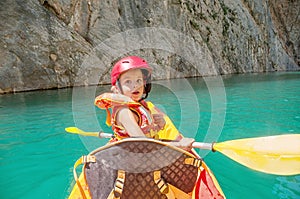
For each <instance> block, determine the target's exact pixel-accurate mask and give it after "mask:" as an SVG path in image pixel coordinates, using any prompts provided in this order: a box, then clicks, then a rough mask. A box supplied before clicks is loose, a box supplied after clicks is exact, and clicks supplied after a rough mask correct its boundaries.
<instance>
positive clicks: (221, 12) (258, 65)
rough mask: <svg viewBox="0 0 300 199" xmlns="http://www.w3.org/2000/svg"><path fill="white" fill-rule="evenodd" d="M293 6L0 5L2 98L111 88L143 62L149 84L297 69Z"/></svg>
mask: <svg viewBox="0 0 300 199" xmlns="http://www.w3.org/2000/svg"><path fill="white" fill-rule="evenodd" d="M299 10H300V2H299V1H291V0H274V1H267V0H201V1H198V0H185V1H183V0H163V1H162V0H153V1H141V0H130V1H128V0H118V1H117V0H110V1H102V0H39V1H38V0H27V1H22V0H2V1H1V2H0V17H1V20H0V28H1V32H0V93H6V92H16V91H24V90H34V89H48V88H61V87H68V86H73V85H91V84H98V83H109V73H110V69H111V67H112V63H113V62H114V61H116V60H117V59H119V58H120V57H123V56H125V55H133V54H134V55H140V56H143V57H144V58H145V59H146V60H147V61H148V62H149V63H150V64H151V66H152V67H153V68H154V75H153V76H154V78H155V79H163V78H176V77H191V76H207V75H219V74H229V73H245V72H265V71H290V70H299V69H300V67H299V63H300V41H299V40H300V38H299V35H300V33H299V31H300V17H299V15H300V14H299Z"/></svg>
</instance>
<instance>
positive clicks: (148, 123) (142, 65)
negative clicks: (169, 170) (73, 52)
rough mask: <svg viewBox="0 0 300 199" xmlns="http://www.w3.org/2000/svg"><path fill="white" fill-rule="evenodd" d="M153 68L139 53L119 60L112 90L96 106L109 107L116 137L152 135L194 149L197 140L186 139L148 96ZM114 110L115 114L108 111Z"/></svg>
mask: <svg viewBox="0 0 300 199" xmlns="http://www.w3.org/2000/svg"><path fill="white" fill-rule="evenodd" d="M151 73H152V69H151V68H150V67H149V65H148V63H147V62H146V61H145V60H144V59H142V58H140V57H137V56H129V57H125V58H123V59H121V60H119V61H118V62H117V63H116V64H115V65H114V67H113V69H112V72H111V84H112V87H111V90H112V93H104V94H102V95H100V96H98V97H97V98H96V99H95V105H96V106H98V107H99V108H102V109H103V108H104V109H106V110H107V113H108V115H107V124H108V125H112V129H113V131H114V133H115V139H113V140H112V141H116V140H120V139H123V138H126V137H149V138H154V139H160V140H173V141H178V142H174V143H173V145H176V146H178V147H181V148H184V149H191V145H192V143H193V142H194V139H191V138H183V136H182V135H181V134H180V133H179V132H178V130H177V129H176V127H175V126H174V125H173V123H172V121H171V120H170V119H169V117H168V116H167V115H165V114H164V113H162V112H161V111H160V110H159V109H158V108H156V107H155V106H154V105H153V104H152V103H151V102H149V101H148V102H146V101H145V99H146V98H147V96H148V93H149V92H150V90H151ZM109 108H111V110H112V114H111V113H110V111H109Z"/></svg>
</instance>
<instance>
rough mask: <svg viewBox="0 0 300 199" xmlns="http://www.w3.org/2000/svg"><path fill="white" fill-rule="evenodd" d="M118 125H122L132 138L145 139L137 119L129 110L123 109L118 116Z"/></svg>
mask: <svg viewBox="0 0 300 199" xmlns="http://www.w3.org/2000/svg"><path fill="white" fill-rule="evenodd" d="M117 123H118V124H121V125H122V126H123V127H124V128H125V131H126V132H127V133H128V134H129V135H130V137H145V134H144V133H143V131H142V130H141V128H140V127H139V125H138V123H137V121H136V118H135V117H134V115H133V113H132V112H131V111H130V110H129V109H128V108H122V109H121V110H120V111H119V112H118V115H117Z"/></svg>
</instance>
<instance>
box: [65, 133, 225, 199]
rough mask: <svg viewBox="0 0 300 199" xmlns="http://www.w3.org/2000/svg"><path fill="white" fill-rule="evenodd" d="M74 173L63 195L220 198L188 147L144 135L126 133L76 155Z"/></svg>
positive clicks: (73, 197) (204, 167)
mask: <svg viewBox="0 0 300 199" xmlns="http://www.w3.org/2000/svg"><path fill="white" fill-rule="evenodd" d="M80 164H84V166H83V168H82V172H81V174H80V176H79V177H77V173H76V167H77V166H78V165H80ZM74 178H75V181H76V184H75V185H74V187H73V189H72V191H71V193H70V195H69V199H81V198H82V199H90V198H97V199H98V198H100V199H113V198H120V199H126V198H143V199H153V198H161V199H172V198H174V199H175V198H182V199H199V198H216V199H224V198H225V196H224V194H223V192H222V190H221V188H220V186H219V184H218V182H217V180H216V178H215V177H214V175H213V173H212V172H211V171H210V169H209V168H208V167H207V165H206V164H205V162H204V161H203V160H202V159H201V158H200V157H199V156H198V155H197V154H196V153H195V152H194V151H191V152H187V151H184V150H182V149H180V148H177V147H174V146H171V145H169V144H167V143H165V142H161V141H158V140H154V139H149V138H126V139H123V140H121V141H118V142H114V143H109V144H107V145H105V146H103V147H100V148H98V149H96V150H94V151H92V152H91V153H90V154H88V155H87V156H82V157H81V158H80V159H79V160H78V161H77V162H76V163H75V165H74Z"/></svg>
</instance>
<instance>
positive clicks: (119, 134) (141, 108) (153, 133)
mask: <svg viewBox="0 0 300 199" xmlns="http://www.w3.org/2000/svg"><path fill="white" fill-rule="evenodd" d="M95 105H96V106H98V107H99V108H101V109H106V111H107V118H106V123H107V125H109V126H110V125H112V129H113V131H114V133H115V136H116V139H117V140H120V139H123V138H127V137H130V136H129V134H128V132H126V131H125V129H124V127H123V126H120V125H118V124H117V121H116V117H117V114H118V111H119V110H121V109H122V108H123V107H126V108H129V109H130V110H131V111H132V112H133V113H134V114H135V115H136V116H137V117H138V121H137V123H138V125H139V126H140V128H141V130H142V131H143V133H144V134H145V135H146V137H150V138H156V139H157V138H158V136H157V132H158V128H157V127H156V126H155V125H154V123H153V118H152V116H151V112H150V110H149V108H148V105H147V103H146V102H145V101H141V102H140V103H138V102H135V101H133V100H132V99H131V98H129V97H127V96H124V95H120V94H113V93H104V94H101V95H99V96H98V97H97V98H96V99H95ZM109 108H111V109H112V115H111V113H110V111H109Z"/></svg>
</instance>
